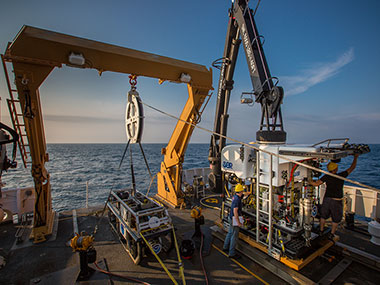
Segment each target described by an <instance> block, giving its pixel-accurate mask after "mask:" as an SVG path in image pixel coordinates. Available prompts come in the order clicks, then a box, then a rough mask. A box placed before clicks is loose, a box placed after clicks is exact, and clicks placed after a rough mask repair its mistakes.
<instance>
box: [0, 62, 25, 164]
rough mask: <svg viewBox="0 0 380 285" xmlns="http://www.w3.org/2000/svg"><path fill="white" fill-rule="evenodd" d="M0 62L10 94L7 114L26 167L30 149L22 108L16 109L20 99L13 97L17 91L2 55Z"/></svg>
mask: <svg viewBox="0 0 380 285" xmlns="http://www.w3.org/2000/svg"><path fill="white" fill-rule="evenodd" d="M1 62H2V64H3V69H4V75H5V80H6V82H7V87H8V92H9V96H10V99H7V103H8V109H9V115H10V118H11V121H12V125H13V128H14V130H15V131H16V132H17V134H18V135H19V141H18V146H19V150H20V155H21V159H22V162H23V164H24V167H25V168H26V167H27V165H28V157H29V155H30V150H29V143H28V138H27V135H26V132H25V121H24V116H23V114H22V110H18V109H17V106H19V109H21V105H20V100H18V99H15V96H14V95H15V94H16V95H17V97H18V93H17V89H16V87H12V85H11V82H10V80H9V73H8V67H7V64H6V59H5V58H4V55H1ZM16 103H18V104H16Z"/></svg>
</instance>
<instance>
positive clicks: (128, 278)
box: [94, 262, 150, 285]
mask: <svg viewBox="0 0 380 285" xmlns="http://www.w3.org/2000/svg"><path fill="white" fill-rule="evenodd" d="M94 264H95V266H96V268H97V269H98V271H99V272H101V273H104V274H107V275H111V276H115V277H119V278H123V279H126V280H130V281H133V282H136V283H140V284H145V285H150V283H147V282H144V281H141V280H138V279H134V278H132V277H129V276H125V275H120V274H116V273H112V272H109V271H106V270H103V269H101V268H100V267H99V266H98V264H97V263H96V262H94Z"/></svg>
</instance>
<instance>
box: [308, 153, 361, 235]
mask: <svg viewBox="0 0 380 285" xmlns="http://www.w3.org/2000/svg"><path fill="white" fill-rule="evenodd" d="M358 156H359V155H358V154H355V155H354V160H353V161H352V164H351V166H350V167H349V168H348V169H347V170H345V171H343V172H340V173H338V164H336V163H334V162H329V163H328V164H327V170H328V171H329V172H330V173H333V174H336V175H338V176H341V177H347V176H348V175H349V174H350V173H351V172H352V171H353V170H354V169H355V167H356V162H357V159H358ZM309 183H310V184H311V185H313V186H319V185H321V184H323V183H326V193H325V197H324V198H323V203H322V207H321V213H320V214H321V219H320V225H319V230H320V233H321V234H322V233H323V230H324V227H325V223H326V219H328V218H329V217H330V216H331V219H332V227H331V233H330V234H329V239H331V240H332V239H333V238H334V236H335V232H336V230H337V228H338V224H339V223H340V221H341V220H342V217H343V184H344V180H342V179H339V178H335V177H332V176H330V175H323V176H322V177H321V178H320V179H319V180H317V181H313V180H311V181H309Z"/></svg>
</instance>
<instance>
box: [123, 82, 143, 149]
mask: <svg viewBox="0 0 380 285" xmlns="http://www.w3.org/2000/svg"><path fill="white" fill-rule="evenodd" d="M143 126H144V111H143V105H142V103H141V100H140V96H139V93H138V92H137V90H136V88H134V87H132V88H131V90H130V91H129V92H128V102H127V107H126V109H125V131H126V133H127V136H128V139H129V140H130V143H138V142H140V141H141V138H142V133H143Z"/></svg>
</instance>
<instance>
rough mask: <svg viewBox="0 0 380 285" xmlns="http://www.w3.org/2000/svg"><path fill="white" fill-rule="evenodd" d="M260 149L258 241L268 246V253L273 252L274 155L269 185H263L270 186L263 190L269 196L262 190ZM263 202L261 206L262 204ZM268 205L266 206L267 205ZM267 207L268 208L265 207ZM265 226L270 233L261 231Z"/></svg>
mask: <svg viewBox="0 0 380 285" xmlns="http://www.w3.org/2000/svg"><path fill="white" fill-rule="evenodd" d="M260 156H261V154H260V151H257V152H256V161H257V166H256V177H257V178H256V197H257V198H256V242H258V243H261V244H263V245H265V246H266V247H267V248H268V253H272V231H273V229H272V226H273V225H272V212H273V211H272V203H273V201H272V197H273V193H272V192H273V186H272V179H273V170H272V168H273V155H269V187H268V186H266V185H261V187H265V188H267V187H268V191H263V193H268V196H267V197H263V195H262V193H261V191H260V174H262V172H260ZM260 204H261V206H260ZM265 205H266V207H265ZM265 208H266V209H265ZM261 226H264V227H267V228H268V235H267V236H264V234H263V233H261V230H260V227H261Z"/></svg>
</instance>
